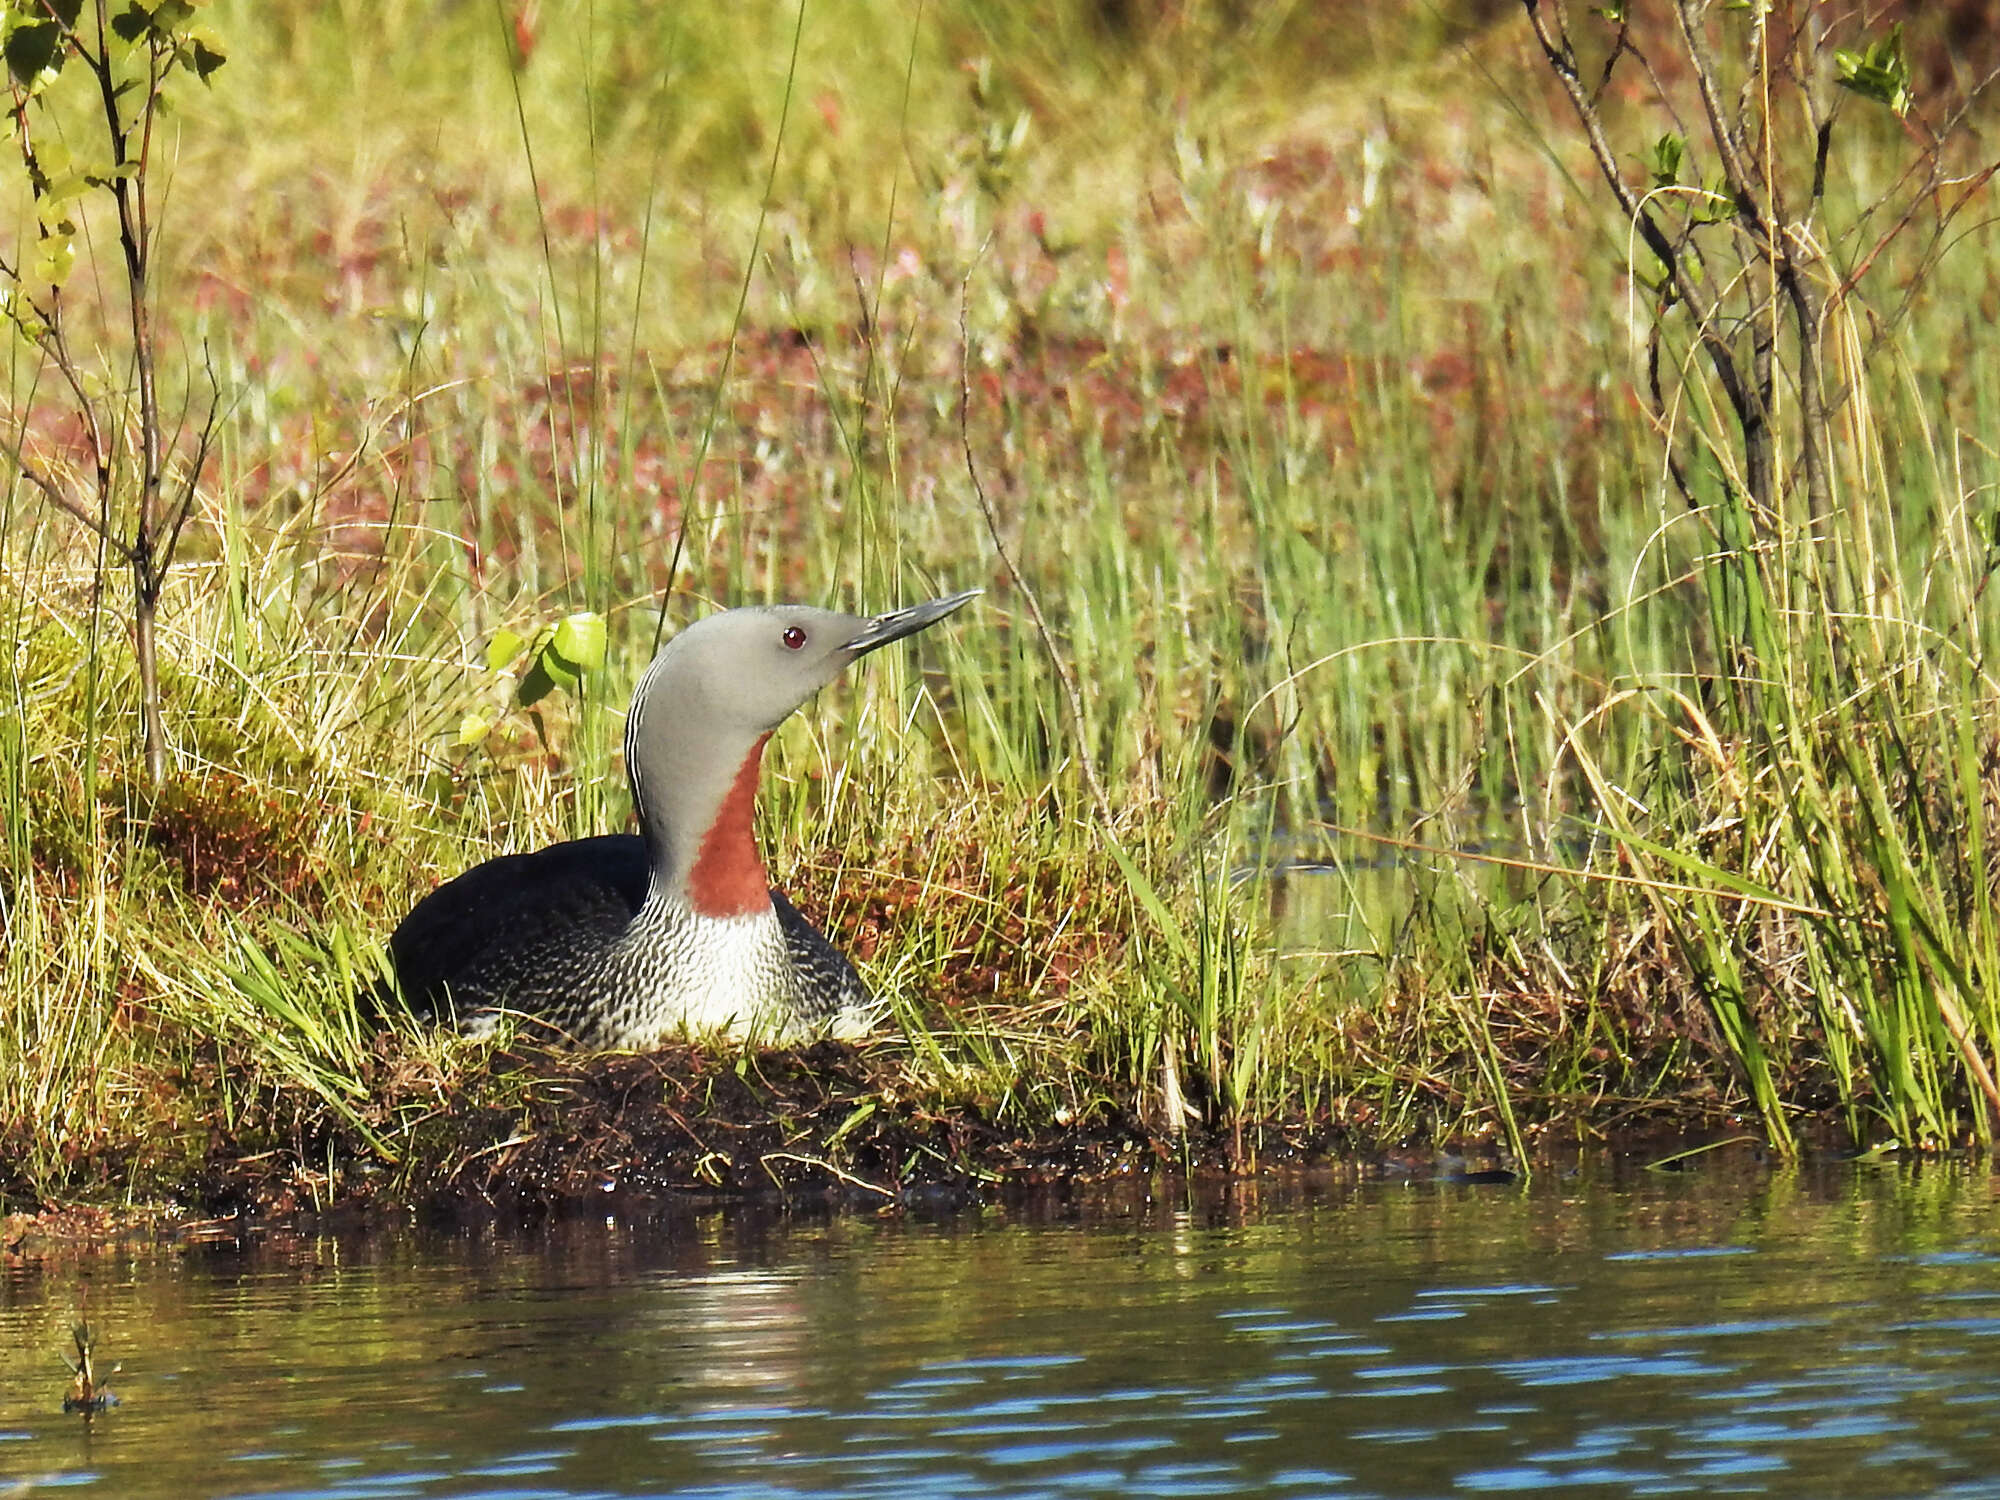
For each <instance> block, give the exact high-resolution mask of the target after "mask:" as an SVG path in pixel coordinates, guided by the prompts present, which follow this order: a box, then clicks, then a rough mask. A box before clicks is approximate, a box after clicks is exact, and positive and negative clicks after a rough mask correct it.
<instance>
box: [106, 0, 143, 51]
mask: <svg viewBox="0 0 2000 1500" xmlns="http://www.w3.org/2000/svg"><path fill="white" fill-rule="evenodd" d="M152 25H153V18H152V17H151V16H150V15H148V14H147V13H146V11H145V8H144V7H143V6H140V5H138V4H137V3H136V0H135V3H134V4H131V5H128V6H126V7H125V9H123V10H121V11H119V12H118V14H117V15H115V16H113V17H112V18H111V32H112V35H114V36H116V37H117V38H118V40H119V41H121V42H136V41H138V40H139V38H140V37H142V36H144V35H145V34H146V33H147V32H148V31H149V30H151V29H152Z"/></svg>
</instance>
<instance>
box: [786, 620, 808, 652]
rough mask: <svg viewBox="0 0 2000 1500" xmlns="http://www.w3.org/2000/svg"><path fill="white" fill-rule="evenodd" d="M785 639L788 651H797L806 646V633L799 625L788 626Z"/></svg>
mask: <svg viewBox="0 0 2000 1500" xmlns="http://www.w3.org/2000/svg"><path fill="white" fill-rule="evenodd" d="M784 639H785V647H786V649H787V650H791V651H796V650H798V649H799V648H800V647H801V646H803V645H805V643H806V633H805V631H804V630H803V629H801V628H800V627H799V626H797V625H787V626H786V627H785V637H784Z"/></svg>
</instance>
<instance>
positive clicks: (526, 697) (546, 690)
mask: <svg viewBox="0 0 2000 1500" xmlns="http://www.w3.org/2000/svg"><path fill="white" fill-rule="evenodd" d="M544 660H546V657H537V658H536V659H535V664H534V665H533V666H532V667H530V668H528V670H527V672H526V673H525V674H524V675H523V676H522V678H521V685H520V686H519V687H517V688H515V689H514V701H515V702H516V703H518V704H520V705H521V707H523V708H533V707H534V706H535V705H536V704H537V703H540V702H541V701H542V700H543V699H544V698H546V697H548V695H549V694H550V693H553V692H554V691H555V690H556V684H555V680H554V679H553V678H551V677H550V676H549V674H548V673H547V672H546V671H545V670H543V667H542V663H543V661H544Z"/></svg>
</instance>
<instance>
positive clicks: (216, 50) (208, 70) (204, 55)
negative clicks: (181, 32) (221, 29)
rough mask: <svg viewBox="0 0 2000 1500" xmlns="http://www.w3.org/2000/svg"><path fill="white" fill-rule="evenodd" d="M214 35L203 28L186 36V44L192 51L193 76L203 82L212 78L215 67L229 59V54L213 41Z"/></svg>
mask: <svg viewBox="0 0 2000 1500" xmlns="http://www.w3.org/2000/svg"><path fill="white" fill-rule="evenodd" d="M214 35H215V34H214V33H213V32H211V31H207V30H206V29H204V30H202V31H197V32H196V33H194V35H192V36H191V37H189V38H188V46H189V48H190V49H191V50H192V51H193V53H194V76H195V77H197V78H199V79H200V80H201V81H202V82H203V83H207V82H208V80H209V79H211V78H213V77H214V76H215V72H216V69H218V68H220V67H221V66H222V65H223V64H224V63H226V62H228V61H229V55H228V54H227V53H226V52H224V51H223V50H222V48H221V46H220V45H219V44H216V43H215V42H214V41H213V38H214Z"/></svg>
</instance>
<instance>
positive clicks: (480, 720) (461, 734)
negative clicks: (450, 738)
mask: <svg viewBox="0 0 2000 1500" xmlns="http://www.w3.org/2000/svg"><path fill="white" fill-rule="evenodd" d="M492 730H493V719H492V717H491V716H490V715H488V714H484V713H481V712H479V711H478V710H474V711H473V712H472V713H469V714H467V715H466V716H465V717H464V718H462V719H460V720H459V721H458V738H457V741H456V743H457V744H458V746H459V748H460V749H467V748H470V747H471V746H473V745H476V744H478V743H479V742H480V741H481V740H483V739H485V738H486V736H487V735H488V734H490V733H491V732H492Z"/></svg>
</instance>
